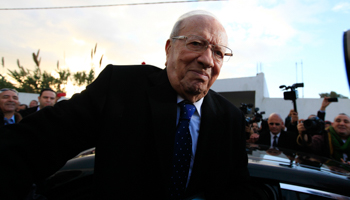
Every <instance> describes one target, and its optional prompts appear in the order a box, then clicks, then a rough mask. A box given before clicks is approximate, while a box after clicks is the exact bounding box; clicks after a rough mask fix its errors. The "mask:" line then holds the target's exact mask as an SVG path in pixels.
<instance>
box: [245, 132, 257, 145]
mask: <svg viewBox="0 0 350 200" xmlns="http://www.w3.org/2000/svg"><path fill="white" fill-rule="evenodd" d="M259 136H260V135H259V134H257V133H253V134H251V135H250V138H249V139H248V140H247V142H248V143H255V142H256V141H258V139H259Z"/></svg>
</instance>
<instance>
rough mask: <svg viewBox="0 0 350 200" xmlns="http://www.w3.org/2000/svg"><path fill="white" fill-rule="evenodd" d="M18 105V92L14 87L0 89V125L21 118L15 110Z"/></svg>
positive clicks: (16, 121) (12, 122) (15, 121)
mask: <svg viewBox="0 0 350 200" xmlns="http://www.w3.org/2000/svg"><path fill="white" fill-rule="evenodd" d="M18 105H19V101H18V92H17V91H16V90H15V89H8V88H3V89H1V90H0V111H1V112H0V127H1V126H4V125H8V124H15V123H18V122H20V121H21V120H22V116H21V115H20V114H18V113H17V112H16V109H17V107H18Z"/></svg>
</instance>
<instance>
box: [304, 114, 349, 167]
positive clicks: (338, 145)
mask: <svg viewBox="0 0 350 200" xmlns="http://www.w3.org/2000/svg"><path fill="white" fill-rule="evenodd" d="M303 121H304V120H303V119H301V120H300V123H299V124H298V131H299V137H298V142H299V144H302V145H304V146H306V147H308V148H309V149H310V150H311V151H312V152H313V153H315V154H318V155H321V156H325V157H328V158H332V159H335V160H337V161H343V162H349V161H350V137H349V136H350V118H349V116H347V115H346V114H344V113H341V114H339V115H338V116H336V117H335V118H334V122H333V124H332V125H331V126H329V127H328V129H327V130H326V131H324V132H323V133H322V134H315V135H312V133H309V134H306V133H307V132H306V129H305V127H304V124H303V123H302V122H303Z"/></svg>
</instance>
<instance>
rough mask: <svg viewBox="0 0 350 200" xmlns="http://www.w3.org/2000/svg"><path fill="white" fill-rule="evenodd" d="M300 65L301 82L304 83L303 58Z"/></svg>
mask: <svg viewBox="0 0 350 200" xmlns="http://www.w3.org/2000/svg"><path fill="white" fill-rule="evenodd" d="M300 65H301V82H302V83H304V72H303V60H301V61H300ZM303 98H304V87H303Z"/></svg>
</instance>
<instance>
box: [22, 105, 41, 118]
mask: <svg viewBox="0 0 350 200" xmlns="http://www.w3.org/2000/svg"><path fill="white" fill-rule="evenodd" d="M38 107H39V106H34V107H31V108H27V109H24V110H20V111H19V114H21V115H22V117H26V116H28V115H30V114H33V113H35V112H36V111H37V110H38Z"/></svg>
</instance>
